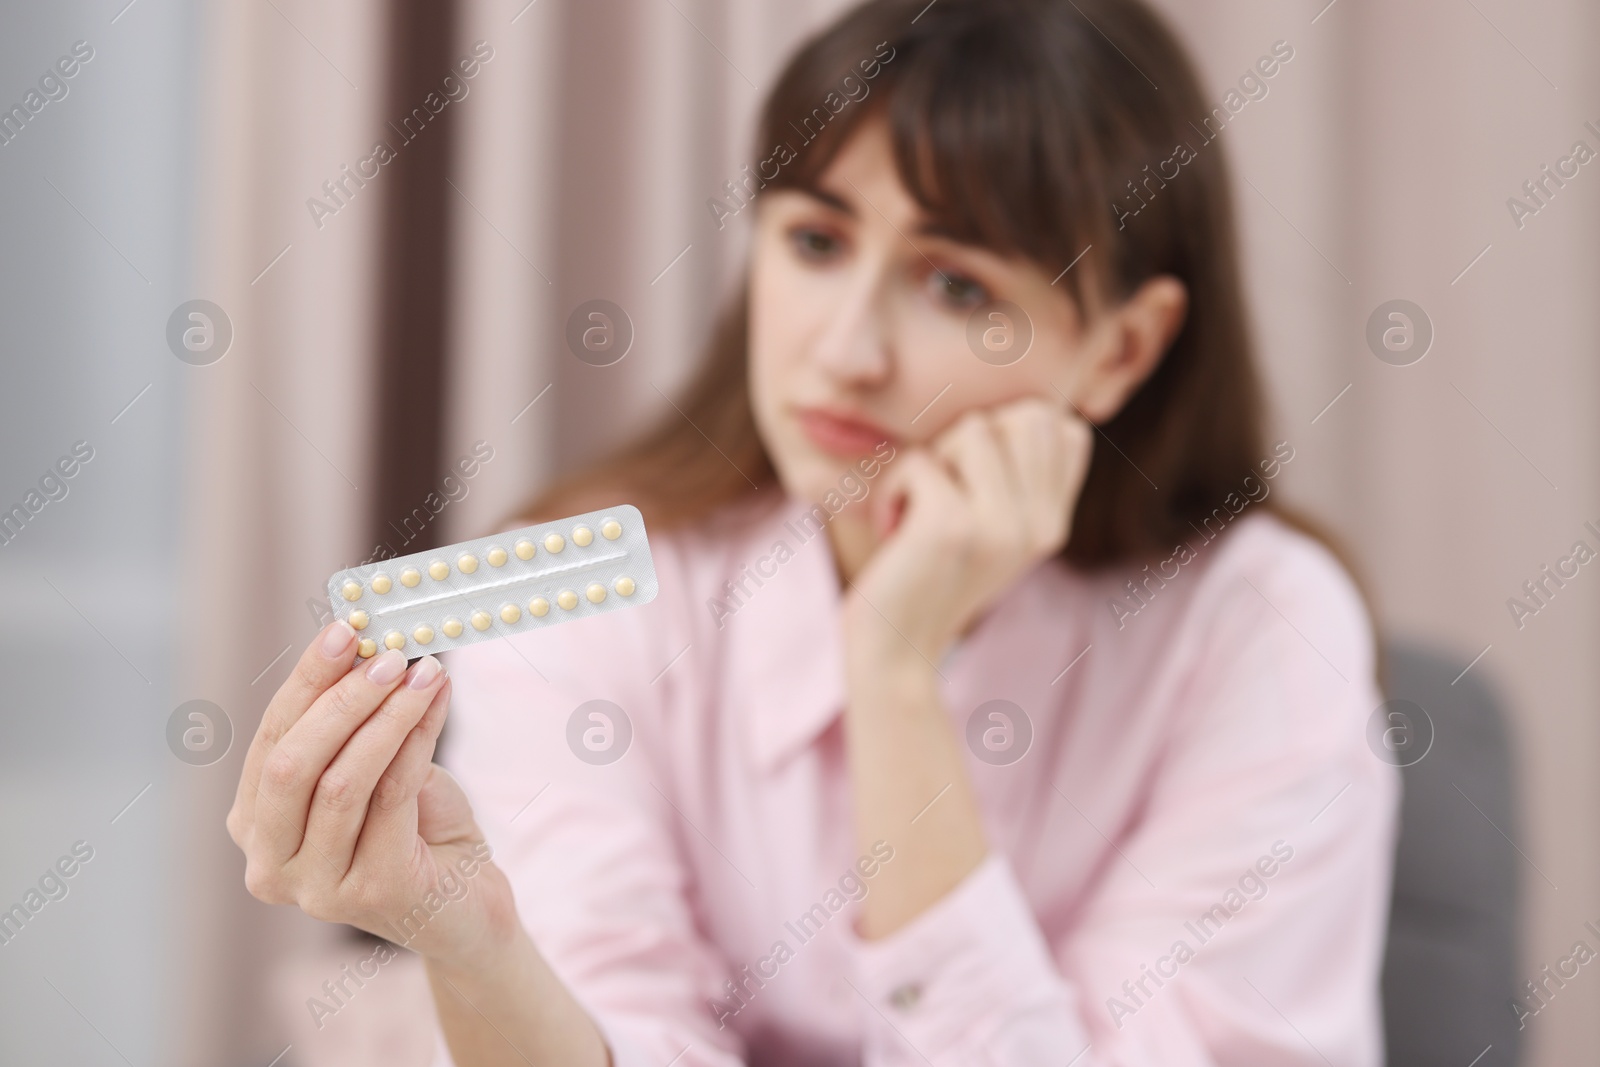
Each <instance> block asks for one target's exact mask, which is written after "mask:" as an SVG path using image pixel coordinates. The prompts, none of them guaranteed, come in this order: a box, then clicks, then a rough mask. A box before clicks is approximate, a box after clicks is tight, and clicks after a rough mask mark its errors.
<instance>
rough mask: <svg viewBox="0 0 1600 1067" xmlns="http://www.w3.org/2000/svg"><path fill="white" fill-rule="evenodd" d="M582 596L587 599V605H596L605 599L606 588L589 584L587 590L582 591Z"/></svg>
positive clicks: (596, 583) (598, 584) (597, 583)
mask: <svg viewBox="0 0 1600 1067" xmlns="http://www.w3.org/2000/svg"><path fill="white" fill-rule="evenodd" d="M583 595H584V596H586V597H588V598H589V603H591V604H598V603H600V601H602V600H604V599H605V598H606V587H605V586H603V585H601V584H600V583H599V582H590V583H589V588H587V589H585V590H584V591H583Z"/></svg>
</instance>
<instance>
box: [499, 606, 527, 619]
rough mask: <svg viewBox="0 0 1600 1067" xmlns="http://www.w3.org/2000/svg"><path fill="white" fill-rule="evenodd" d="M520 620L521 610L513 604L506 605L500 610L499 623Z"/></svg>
mask: <svg viewBox="0 0 1600 1067" xmlns="http://www.w3.org/2000/svg"><path fill="white" fill-rule="evenodd" d="M520 618H522V609H521V608H519V607H517V606H516V605H515V604H507V605H505V606H504V607H502V608H501V609H500V621H501V622H506V623H511V622H516V621H517V620H518V619H520Z"/></svg>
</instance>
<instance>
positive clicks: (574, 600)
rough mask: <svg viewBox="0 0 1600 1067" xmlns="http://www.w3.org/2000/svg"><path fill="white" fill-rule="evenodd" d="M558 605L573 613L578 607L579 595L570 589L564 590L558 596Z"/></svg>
mask: <svg viewBox="0 0 1600 1067" xmlns="http://www.w3.org/2000/svg"><path fill="white" fill-rule="evenodd" d="M556 603H557V604H560V605H561V607H562V610H564V611H571V610H572V609H573V608H575V607H577V606H578V594H577V593H574V592H573V591H572V590H570V589H563V590H561V592H559V593H557V594H556Z"/></svg>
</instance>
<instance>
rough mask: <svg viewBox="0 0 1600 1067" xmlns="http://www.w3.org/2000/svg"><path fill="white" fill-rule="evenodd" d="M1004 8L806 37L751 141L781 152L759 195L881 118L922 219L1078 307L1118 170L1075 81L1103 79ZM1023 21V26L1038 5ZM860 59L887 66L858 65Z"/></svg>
mask: <svg viewBox="0 0 1600 1067" xmlns="http://www.w3.org/2000/svg"><path fill="white" fill-rule="evenodd" d="M1009 6H1010V5H1009V4H1008V3H1006V2H1005V0H999V2H995V3H993V4H992V5H989V7H988V10H985V11H961V12H954V13H952V15H953V18H951V17H945V18H944V19H943V20H942V21H941V22H940V23H939V24H938V25H937V26H936V27H935V26H934V25H931V23H933V22H934V20H933V19H932V18H930V19H928V20H927V22H928V23H930V25H926V26H924V27H922V28H921V29H920V30H919V28H918V27H917V26H915V25H912V24H911V23H910V18H909V16H908V17H907V18H906V19H904V20H898V19H896V20H895V21H894V32H892V33H891V32H888V30H887V29H886V27H885V26H884V25H883V21H884V20H883V19H882V18H881V14H882V12H884V10H885V6H884V5H876V6H875V7H874V8H873V9H872V10H871V11H870V12H869V11H866V10H863V12H862V15H863V16H865V17H863V19H862V20H861V21H862V25H859V26H856V27H853V28H852V32H843V33H841V32H839V30H838V29H837V28H836V30H835V32H834V33H833V34H832V35H830V37H829V38H827V39H824V40H819V41H815V42H812V44H811V45H810V46H809V47H808V48H807V49H806V50H805V51H804V52H803V53H802V54H801V55H800V56H799V57H797V61H796V62H795V63H794V64H792V65H791V67H790V68H789V69H788V70H787V71H786V72H785V77H784V79H783V80H782V81H781V82H780V83H779V84H778V85H777V86H776V87H775V88H774V90H773V93H772V96H771V98H770V99H769V103H768V107H767V110H766V112H765V113H764V115H763V121H762V126H761V129H762V133H761V140H760V141H759V142H758V143H759V144H760V145H761V146H762V147H763V149H764V150H765V151H768V152H781V150H782V148H783V147H787V148H788V149H789V152H790V153H792V157H791V158H790V160H789V162H787V163H786V164H784V165H782V166H780V167H778V168H777V173H776V175H774V176H772V177H768V176H767V174H768V172H769V171H770V169H771V168H770V167H768V169H767V170H763V171H762V172H761V178H762V180H763V182H764V183H765V187H774V188H790V189H798V190H801V191H805V192H812V193H815V192H817V191H818V190H819V185H820V181H821V177H822V174H823V172H824V171H826V170H827V168H828V166H829V165H830V164H831V163H832V162H833V160H834V159H835V158H836V157H837V155H838V153H839V151H840V150H841V148H842V147H843V146H844V144H845V142H846V141H848V140H849V138H850V136H851V135H852V134H853V133H855V132H856V131H857V130H858V129H860V128H861V126H862V125H863V124H864V123H866V122H867V121H868V120H869V119H871V118H874V117H882V118H884V119H885V120H886V127H887V130H888V133H889V137H890V141H891V145H892V150H893V154H894V160H895V167H896V171H897V174H898V177H899V179H900V182H901V184H902V185H903V186H904V187H905V189H906V191H907V193H908V194H909V195H910V196H911V198H912V199H913V200H914V201H915V202H916V203H917V205H918V206H919V207H920V208H921V209H922V211H923V212H924V214H926V215H927V216H928V217H929V219H930V220H931V221H933V222H934V223H936V224H937V225H938V226H939V227H940V228H941V229H942V230H944V231H945V232H947V233H948V234H949V235H950V236H951V237H952V238H954V239H955V240H958V241H961V242H964V243H967V244H972V245H977V246H981V247H983V248H986V249H988V250H991V251H993V252H995V253H997V254H999V255H1002V256H1008V257H1022V258H1025V259H1028V260H1030V261H1032V262H1033V263H1035V264H1036V265H1037V266H1038V267H1039V268H1040V269H1041V270H1043V271H1044V272H1045V273H1046V274H1047V275H1048V276H1049V277H1051V278H1057V279H1058V280H1059V281H1060V283H1061V285H1062V288H1064V289H1066V290H1067V291H1068V293H1069V294H1070V295H1071V296H1072V297H1073V299H1074V301H1075V302H1076V303H1077V304H1078V305H1079V306H1080V307H1084V306H1085V297H1086V295H1089V294H1092V293H1094V292H1095V291H1096V285H1095V283H1096V282H1098V281H1099V280H1100V279H1101V277H1102V276H1103V271H1102V270H1101V269H1100V265H1099V264H1098V263H1097V261H1099V260H1101V257H1102V256H1105V255H1108V254H1110V253H1111V251H1112V249H1111V244H1112V241H1113V238H1114V237H1115V235H1116V231H1115V228H1114V227H1113V226H1112V214H1111V211H1110V210H1109V207H1108V205H1109V204H1110V202H1111V200H1112V196H1113V193H1112V181H1113V179H1112V178H1111V177H1110V175H1111V174H1114V173H1120V169H1123V168H1125V167H1126V166H1127V164H1122V163H1121V162H1120V161H1114V160H1111V159H1108V158H1106V156H1105V155H1103V154H1102V152H1101V150H1100V148H1099V147H1098V146H1101V145H1103V144H1104V142H1105V141H1106V139H1107V138H1106V136H1105V132H1104V131H1097V130H1095V129H1093V128H1092V127H1091V126H1089V125H1088V123H1089V122H1090V121H1091V119H1090V116H1093V115H1094V114H1095V113H1096V112H1097V111H1099V112H1104V111H1105V110H1106V107H1105V103H1104V101H1101V102H1100V106H1099V107H1098V108H1097V107H1095V106H1091V102H1090V101H1088V100H1087V99H1085V94H1087V93H1088V92H1090V91H1091V89H1090V86H1089V82H1090V81H1091V79H1093V80H1100V81H1102V82H1104V80H1105V79H1106V72H1104V71H1096V70H1092V69H1091V68H1093V67H1094V65H1095V63H1094V57H1093V55H1092V54H1090V53H1087V52H1086V53H1085V54H1082V55H1073V54H1071V52H1072V51H1073V49H1072V48H1071V47H1070V43H1069V44H1068V46H1067V47H1065V48H1062V47H1059V46H1060V44H1061V42H1062V41H1063V40H1066V41H1068V42H1070V41H1071V40H1072V38H1070V37H1066V38H1063V36H1062V35H1056V36H1055V38H1054V39H1055V41H1056V42H1057V44H1058V49H1057V51H1058V52H1060V53H1061V54H1051V53H1050V51H1049V47H1048V45H1047V44H1046V43H1045V42H1046V40H1047V36H1048V35H1045V34H1041V33H1039V32H1037V27H1036V26H1035V25H1032V24H1031V23H1032V19H1029V18H1003V17H996V15H997V14H999V12H1000V10H1001V9H1005V8H1007V7H1009ZM889 10H894V11H897V12H899V11H900V7H899V5H890V6H889ZM935 10H937V9H935ZM1066 11H1067V14H1068V15H1069V16H1070V17H1073V18H1079V17H1080V16H1078V15H1077V14H1076V13H1075V12H1074V11H1073V9H1072V8H1071V7H1070V6H1068V7H1067V9H1066ZM912 13H913V14H915V11H913V12H912ZM1032 13H1033V15H1034V17H1035V18H1037V17H1039V12H1038V5H1034V11H1033V12H1032ZM930 14H932V13H931V12H930ZM871 15H878V16H879V17H878V18H871V17H870V16H871ZM952 21H955V22H956V23H957V25H955V26H952V25H951V22H952ZM868 42H872V43H868ZM878 42H883V44H882V45H880V44H878ZM875 48H876V49H878V52H877V53H876V55H878V56H888V57H889V58H887V59H886V60H884V59H877V60H876V61H875V62H874V63H872V64H871V65H868V64H867V63H865V62H864V60H866V59H873V58H874V57H875V53H874V49H875ZM891 50H892V51H891ZM874 67H875V68H876V70H875V71H874V70H873V68H874ZM869 71H873V73H872V74H870V75H869V73H868V72H869ZM1127 73H1128V74H1132V75H1133V77H1134V78H1135V79H1137V78H1138V75H1136V74H1133V72H1132V70H1131V69H1129V70H1128V72H1127ZM1110 80H1111V82H1112V84H1113V85H1114V86H1115V91H1116V92H1119V93H1121V92H1124V91H1127V92H1132V93H1133V94H1134V96H1135V98H1136V99H1138V100H1141V101H1142V99H1143V98H1144V97H1146V96H1147V95H1148V94H1149V93H1150V92H1151V89H1150V86H1149V85H1147V84H1145V83H1144V82H1143V81H1139V83H1138V84H1137V85H1132V84H1128V83H1127V79H1126V78H1123V77H1120V76H1116V75H1115V74H1113V76H1112V77H1111V78H1110ZM1097 91H1099V92H1101V93H1104V92H1105V91H1106V86H1105V85H1104V84H1101V85H1100V86H1099V87H1098V90H1097ZM1124 99H1126V98H1124ZM1117 110H1118V111H1121V110H1122V108H1120V107H1119V108H1118V109H1117ZM772 158H773V157H771V156H769V157H768V159H769V160H770V159H772ZM779 158H782V157H781V156H780V157H779ZM1143 162H1144V161H1143V160H1140V163H1143ZM1129 163H1131V160H1130V161H1129ZM1129 173H1130V174H1131V173H1136V170H1132V169H1131V170H1129ZM1091 249H1093V250H1094V251H1093V252H1090V250H1091ZM1102 250H1103V251H1102ZM1086 252H1090V254H1088V255H1085V253H1086ZM1117 258H1119V259H1120V258H1124V257H1117ZM1080 259H1081V260H1082V262H1079V260H1080ZM1073 264H1076V269H1074V270H1072V271H1070V272H1066V271H1067V267H1068V266H1069V265H1073ZM1064 272H1065V273H1064ZM1109 289H1110V290H1112V291H1120V290H1123V289H1125V286H1123V285H1119V284H1116V283H1115V282H1113V283H1112V284H1111V285H1110V286H1109Z"/></svg>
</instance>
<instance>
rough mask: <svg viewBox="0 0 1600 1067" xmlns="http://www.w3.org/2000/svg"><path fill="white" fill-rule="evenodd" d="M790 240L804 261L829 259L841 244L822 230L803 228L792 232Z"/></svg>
mask: <svg viewBox="0 0 1600 1067" xmlns="http://www.w3.org/2000/svg"><path fill="white" fill-rule="evenodd" d="M789 239H790V241H792V242H793V243H794V247H795V251H796V252H798V253H799V254H800V256H801V258H803V259H810V260H822V259H827V258H828V257H829V256H831V255H833V253H834V252H836V251H837V250H838V248H839V242H838V241H836V240H834V238H833V237H832V236H831V235H830V234H827V233H824V232H823V231H821V230H813V229H810V228H809V227H801V228H799V229H796V230H794V231H792V232H791V233H790V235H789Z"/></svg>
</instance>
